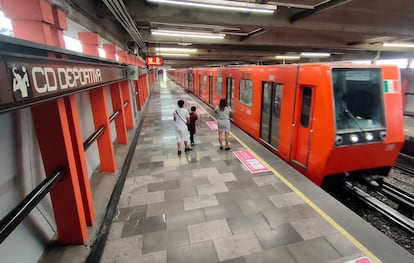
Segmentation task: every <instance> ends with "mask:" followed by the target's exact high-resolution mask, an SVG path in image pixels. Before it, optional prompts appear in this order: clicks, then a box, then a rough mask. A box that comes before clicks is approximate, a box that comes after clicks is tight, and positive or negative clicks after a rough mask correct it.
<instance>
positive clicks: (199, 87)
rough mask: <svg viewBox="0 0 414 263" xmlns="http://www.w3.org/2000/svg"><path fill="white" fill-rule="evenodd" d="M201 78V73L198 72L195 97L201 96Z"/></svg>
mask: <svg viewBox="0 0 414 263" xmlns="http://www.w3.org/2000/svg"><path fill="white" fill-rule="evenodd" d="M202 82H203V78H201V74H198V89H197V97H199V98H200V97H201V87H202V86H203V83H202Z"/></svg>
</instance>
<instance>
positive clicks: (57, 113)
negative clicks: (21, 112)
mask: <svg viewBox="0 0 414 263" xmlns="http://www.w3.org/2000/svg"><path fill="white" fill-rule="evenodd" d="M2 8H3V11H4V12H5V14H6V15H7V16H8V17H9V18H11V20H12V26H13V32H14V36H15V37H17V38H22V39H26V40H30V41H35V42H39V43H42V44H48V45H61V44H62V43H59V41H54V38H53V37H52V36H53V34H52V31H53V30H58V29H62V28H64V27H65V24H64V23H61V22H62V20H61V21H60V22H56V21H55V20H54V12H56V14H57V13H59V12H58V11H57V10H56V11H53V8H52V7H51V5H50V4H49V3H48V2H47V1H45V0H29V1H27V0H26V1H24V0H5V1H2ZM61 15H62V14H58V16H61ZM61 18H62V17H61ZM32 116H33V121H34V126H35V129H36V134H37V139H38V142H39V148H40V151H41V154H42V161H43V165H44V169H45V173H46V175H47V176H48V175H51V174H52V172H53V171H55V169H57V168H58V167H66V168H67V171H68V175H67V176H65V177H64V178H63V179H62V181H61V182H59V183H58V184H57V185H56V186H55V188H53V189H52V191H51V192H50V196H51V200H52V205H53V211H54V215H55V220H56V225H57V230H58V237H59V242H60V243H62V244H84V243H85V242H86V239H87V235H88V233H87V228H86V220H85V213H84V208H83V204H82V196H81V192H80V189H79V181H78V173H77V167H76V161H75V157H74V155H75V154H74V150H73V146H72V138H71V129H72V127H71V125H70V124H69V121H68V118H67V113H66V108H65V104H64V100H63V99H57V100H53V101H50V102H47V103H42V104H39V105H35V106H33V107H32ZM68 218H70V220H68Z"/></svg>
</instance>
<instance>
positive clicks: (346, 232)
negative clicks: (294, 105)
mask: <svg viewBox="0 0 414 263" xmlns="http://www.w3.org/2000/svg"><path fill="white" fill-rule="evenodd" d="M230 133H231V135H232V136H233V137H234V138H235V139H236V140H237V141H238V142H239V143H240V144H241V145H243V147H245V148H247V149H248V150H249V151H250V152H251V153H252V154H253V155H254V156H255V157H256V158H257V159H258V160H259V161H261V162H262V163H263V164H264V165H266V167H267V168H268V169H269V170H270V171H272V173H273V174H274V175H276V176H277V177H278V178H279V179H280V180H281V181H282V182H284V183H285V184H286V185H287V186H288V187H289V188H290V189H292V190H293V191H294V192H295V193H296V194H298V195H299V196H300V197H301V198H302V199H303V200H304V201H305V202H306V203H308V205H310V206H311V207H312V208H313V209H315V210H316V212H318V213H319V214H320V215H321V216H322V217H323V218H324V219H325V220H326V221H328V222H329V223H330V224H331V225H332V226H333V227H334V228H336V230H338V231H339V232H340V233H341V234H342V235H344V236H345V237H346V238H347V239H348V240H349V241H351V242H352V243H353V244H354V245H355V246H356V247H357V248H358V249H359V250H361V251H362V252H363V253H364V254H365V255H367V256H368V257H369V258H370V259H371V260H373V261H374V262H377V263H380V262H382V261H381V260H380V259H379V258H378V257H376V256H375V255H374V254H373V253H372V252H371V251H370V250H369V249H367V248H366V247H365V246H364V245H362V244H361V243H360V242H359V241H358V240H356V239H355V238H354V237H353V236H352V235H351V234H350V233H349V232H348V231H346V230H345V229H344V228H343V227H342V226H340V225H339V224H338V223H336V222H335V220H333V219H332V218H331V217H330V216H329V215H327V214H326V213H325V212H324V211H323V210H322V209H321V208H319V206H317V205H316V204H315V203H314V202H312V200H310V199H309V198H308V197H307V196H306V195H304V194H303V193H302V192H301V191H300V190H299V189H297V188H296V187H295V186H294V185H293V184H292V183H291V182H289V181H288V180H287V179H286V178H285V177H283V176H282V175H281V174H280V173H279V172H278V171H276V170H275V169H274V168H273V167H272V166H271V165H269V164H268V163H267V162H266V161H264V160H263V159H262V158H260V156H258V155H257V154H256V153H255V152H254V151H253V150H251V149H250V148H249V147H248V146H247V145H246V144H245V143H243V142H242V141H241V140H240V139H239V138H238V137H237V136H236V135H234V134H233V133H232V132H230ZM269 167H270V168H269Z"/></svg>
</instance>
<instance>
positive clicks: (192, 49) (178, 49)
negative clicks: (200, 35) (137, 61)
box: [155, 47, 197, 53]
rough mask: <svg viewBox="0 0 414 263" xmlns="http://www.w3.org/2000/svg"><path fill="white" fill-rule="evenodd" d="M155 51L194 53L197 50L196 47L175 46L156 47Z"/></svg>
mask: <svg viewBox="0 0 414 263" xmlns="http://www.w3.org/2000/svg"><path fill="white" fill-rule="evenodd" d="M155 50H156V51H167V52H188V53H194V52H197V49H196V48H176V47H157V48H155Z"/></svg>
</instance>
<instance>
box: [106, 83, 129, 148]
mask: <svg viewBox="0 0 414 263" xmlns="http://www.w3.org/2000/svg"><path fill="white" fill-rule="evenodd" d="M109 88H110V89H111V98H112V108H113V110H114V112H116V111H117V110H119V112H120V113H119V115H118V117H117V118H115V128H116V135H117V142H118V143H119V144H128V135H127V129H126V121H125V110H124V107H123V101H124V100H123V98H122V93H121V84H120V83H114V84H111V86H110V87H109Z"/></svg>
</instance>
